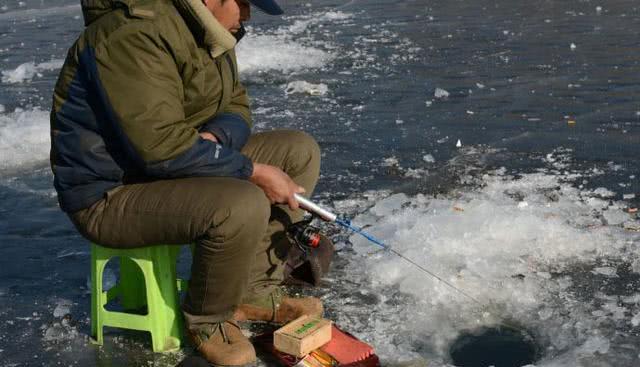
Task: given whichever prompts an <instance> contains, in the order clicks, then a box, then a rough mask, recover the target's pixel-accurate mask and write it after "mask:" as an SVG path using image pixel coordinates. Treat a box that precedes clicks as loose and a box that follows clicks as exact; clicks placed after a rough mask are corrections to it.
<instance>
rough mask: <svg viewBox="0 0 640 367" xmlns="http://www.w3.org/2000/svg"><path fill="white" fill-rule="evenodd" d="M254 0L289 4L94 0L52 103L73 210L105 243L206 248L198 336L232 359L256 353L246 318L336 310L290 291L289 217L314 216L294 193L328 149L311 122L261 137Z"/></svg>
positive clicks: (242, 360) (192, 289)
mask: <svg viewBox="0 0 640 367" xmlns="http://www.w3.org/2000/svg"><path fill="white" fill-rule="evenodd" d="M250 3H251V4H252V5H254V6H256V7H258V8H259V9H261V10H263V11H264V12H266V13H268V14H272V15H277V14H281V13H282V10H281V8H280V7H279V6H278V4H277V3H276V2H275V1H273V0H250V1H246V0H82V11H83V15H84V22H85V26H86V28H85V29H84V31H83V32H82V33H81V34H80V36H79V38H78V40H77V41H76V42H75V43H74V44H73V46H72V47H71V48H70V49H69V52H68V55H67V58H66V61H65V64H64V66H63V68H62V70H61V72H60V76H59V79H58V81H57V84H56V87H55V92H54V97H53V107H52V111H51V144H52V146H51V165H52V170H53V173H54V185H55V188H56V191H57V193H58V199H59V203H60V207H61V208H62V210H64V211H65V212H66V213H67V214H68V215H69V217H70V218H71V220H72V222H73V223H74V225H75V226H76V227H77V229H78V230H79V231H80V232H81V233H82V235H83V236H85V237H86V238H87V239H89V240H91V241H94V242H96V243H98V244H101V245H103V246H108V247H114V248H135V247H142V246H152V245H154V244H195V250H194V255H193V263H192V267H191V278H190V281H189V290H188V292H187V294H186V297H185V301H184V304H183V313H184V316H185V324H186V331H187V335H188V337H189V338H190V339H191V341H192V343H193V344H194V346H195V347H196V348H197V349H198V350H199V351H200V353H201V354H202V355H203V356H204V357H205V358H206V359H207V360H208V361H209V362H211V363H214V364H216V365H226V366H236V365H244V364H247V363H250V362H252V361H254V360H255V358H256V356H255V350H254V348H253V346H252V344H251V343H250V341H249V340H248V339H247V338H246V337H245V336H244V335H243V334H242V333H241V331H240V328H239V326H238V324H237V322H236V321H235V320H261V321H275V322H286V321H288V320H292V319H294V318H296V317H298V316H299V315H302V314H312V315H319V314H321V313H322V311H323V307H322V303H321V301H320V300H319V299H317V298H313V297H307V298H290V297H287V296H285V295H283V292H282V291H281V288H279V284H280V283H281V282H282V280H283V256H284V255H283V254H286V251H287V248H288V247H289V246H291V244H290V243H289V241H288V240H287V238H286V235H285V233H284V226H285V224H286V223H288V222H295V221H298V220H300V219H301V218H302V212H301V211H300V210H299V209H298V203H297V201H296V200H295V198H294V194H295V193H306V194H308V195H310V194H311V192H312V191H313V189H314V186H315V184H316V181H317V179H318V175H319V169H320V151H319V148H318V145H317V143H316V142H315V141H314V140H313V138H311V137H310V136H309V135H307V134H305V133H302V132H299V131H288V130H280V131H270V132H263V133H256V134H252V133H251V125H252V120H251V114H250V109H249V101H248V98H247V93H246V91H245V88H244V87H243V86H242V84H241V83H240V81H239V76H238V71H237V63H236V56H235V53H234V46H235V44H236V42H237V41H238V40H239V39H240V38H241V37H242V35H243V34H244V27H243V22H244V21H246V20H248V19H249V17H250ZM278 204H279V205H278Z"/></svg>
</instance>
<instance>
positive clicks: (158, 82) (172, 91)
mask: <svg viewBox="0 0 640 367" xmlns="http://www.w3.org/2000/svg"><path fill="white" fill-rule="evenodd" d="M122 34H123V35H122V36H120V37H119V38H116V39H111V40H109V42H108V45H105V46H102V47H99V48H98V49H96V51H95V52H94V53H91V54H89V55H88V56H87V58H88V60H84V64H85V65H86V66H87V68H88V69H89V70H88V74H89V75H90V78H91V81H92V82H93V83H92V84H93V87H94V88H95V98H96V99H97V101H96V103H97V105H99V106H100V107H101V108H100V110H102V114H103V116H102V118H103V121H105V122H106V123H107V124H108V125H109V128H110V130H111V131H112V134H113V136H114V138H115V139H117V140H118V141H119V143H120V145H121V146H122V147H123V148H124V149H125V151H126V153H127V155H128V156H130V157H131V158H132V160H133V161H134V162H135V165H136V166H137V167H138V169H140V170H141V171H142V172H143V173H144V174H145V175H147V176H151V177H159V178H170V177H189V176H229V177H237V178H248V177H249V176H250V175H251V173H252V171H253V164H252V163H251V161H250V160H249V158H247V157H246V156H244V155H242V154H240V153H239V152H238V151H236V150H234V149H232V148H229V147H225V146H224V145H222V144H216V143H213V142H211V141H208V140H205V139H202V138H200V136H199V134H198V131H197V130H196V129H195V128H193V127H191V126H189V125H188V124H187V123H186V122H185V114H184V110H183V107H182V101H183V97H184V91H183V85H182V79H181V77H180V74H179V72H178V66H177V64H176V61H175V60H174V58H173V56H172V54H171V52H170V50H169V49H168V47H167V46H166V42H164V41H163V40H162V38H161V37H160V35H159V34H158V32H156V31H155V29H154V28H151V27H150V26H149V27H146V28H142V29H136V30H135V31H133V32H131V31H129V32H122Z"/></svg>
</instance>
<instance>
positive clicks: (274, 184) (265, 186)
mask: <svg viewBox="0 0 640 367" xmlns="http://www.w3.org/2000/svg"><path fill="white" fill-rule="evenodd" d="M249 181H251V182H253V183H254V184H256V185H257V186H258V187H260V188H261V189H262V191H264V194H265V195H266V196H267V198H268V199H269V201H270V202H271V204H287V205H289V208H291V209H292V210H296V209H298V201H297V200H296V199H295V197H294V196H293V195H294V194H302V193H304V191H305V190H304V188H303V187H302V186H299V185H298V184H296V183H295V182H293V180H292V179H291V177H289V175H287V174H286V173H284V172H283V171H282V170H281V169H280V168H278V167H274V166H270V165H268V164H261V163H254V164H253V174H252V175H251V177H249Z"/></svg>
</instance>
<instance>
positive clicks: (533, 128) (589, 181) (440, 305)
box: [0, 0, 640, 367]
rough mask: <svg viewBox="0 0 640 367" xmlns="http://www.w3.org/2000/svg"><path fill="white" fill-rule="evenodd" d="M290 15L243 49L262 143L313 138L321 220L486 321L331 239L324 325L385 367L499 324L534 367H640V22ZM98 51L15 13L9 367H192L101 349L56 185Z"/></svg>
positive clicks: (62, 4)
mask: <svg viewBox="0 0 640 367" xmlns="http://www.w3.org/2000/svg"><path fill="white" fill-rule="evenodd" d="M281 4H282V5H283V7H284V8H285V9H286V11H287V15H286V16H284V17H283V18H270V17H267V16H265V15H263V14H255V19H253V20H252V21H251V22H250V27H249V32H248V35H247V36H246V38H245V39H243V40H242V42H241V43H240V44H239V46H238V59H239V64H240V72H241V78H243V80H244V82H245V84H246V85H247V87H248V89H249V92H250V96H251V98H252V106H253V112H254V120H255V122H256V130H268V129H275V128H296V129H303V130H305V131H307V132H309V133H311V134H312V135H314V136H315V137H316V138H317V140H318V141H319V143H320V146H321V147H322V150H323V168H322V176H321V179H320V183H319V186H318V189H317V191H316V193H315V195H314V199H315V200H317V201H318V202H321V203H323V204H325V205H326V206H328V207H330V208H332V209H334V210H336V211H337V212H340V213H342V214H344V215H346V216H348V217H350V218H352V219H353V222H354V224H356V225H359V226H367V230H368V231H370V232H371V233H373V234H374V235H375V236H377V237H379V238H380V239H382V240H384V241H385V243H387V244H389V245H390V246H392V247H393V248H394V249H395V250H396V251H398V252H400V253H402V254H404V255H405V256H407V257H409V258H411V259H412V260H414V261H416V262H417V263H419V264H421V265H422V266H424V267H426V268H427V269H429V270H430V271H432V272H434V273H435V274H437V275H438V276H441V277H442V278H443V279H445V280H446V281H447V282H449V283H451V284H453V285H454V286H456V287H457V288H459V289H460V290H462V291H464V292H465V293H467V294H468V295H469V296H471V297H472V298H473V299H475V300H477V301H478V302H479V303H480V305H479V304H478V303H476V302H474V301H471V300H470V299H469V298H468V297H465V296H463V295H461V294H460V293H459V292H456V291H454V290H452V289H451V288H450V287H448V286H447V285H445V284H444V283H442V282H438V281H437V280H435V279H433V278H432V277H429V276H426V275H425V274H424V273H422V272H420V271H418V270H416V269H415V268H414V267H412V266H410V265H408V264H407V263H406V262H404V261H403V260H402V259H400V258H398V257H397V256H394V255H392V254H390V253H385V252H382V251H380V250H379V248H377V247H375V246H373V245H371V244H369V243H367V242H366V241H365V240H364V239H362V238H360V237H358V236H351V235H350V234H348V233H346V232H344V231H339V230H338V229H337V228H335V227H326V229H327V231H328V233H330V234H332V236H333V238H334V241H335V242H336V245H337V248H338V253H337V259H336V261H335V264H334V267H333V269H332V272H331V273H330V274H329V278H328V279H327V282H326V285H325V286H324V287H322V288H320V289H316V290H313V292H314V294H317V295H319V296H321V297H323V299H324V301H325V304H326V308H327V313H328V316H329V317H330V318H331V319H333V320H334V321H336V322H337V323H338V324H339V325H341V326H343V327H344V328H346V329H348V330H349V331H350V332H353V333H354V334H356V335H357V336H359V337H361V338H363V339H364V340H366V341H368V342H370V343H371V344H373V345H374V346H375V347H376V350H377V352H378V354H379V355H380V357H381V358H382V361H383V364H384V365H388V366H394V365H402V364H403V363H405V364H408V365H411V364H414V365H424V363H425V362H424V361H425V360H427V361H428V362H429V364H428V366H436V367H444V366H452V361H451V359H450V356H449V348H450V346H451V344H452V343H453V341H454V340H455V339H456V337H458V336H459V335H460V334H461V333H462V332H465V331H468V330H477V329H479V328H481V327H491V326H495V325H497V324H499V322H500V321H502V322H508V323H513V324H516V325H518V326H519V327H523V328H525V329H526V330H528V332H529V333H530V334H531V335H532V336H533V337H534V338H535V339H536V341H537V343H538V346H539V348H540V351H539V353H540V358H539V359H538V360H537V361H536V362H535V366H537V367H555V366H568V367H574V366H575V367H578V366H581V367H582V366H584V367H595V366H598V367H601V366H612V367H613V366H615V367H632V366H638V365H640V355H639V353H640V248H639V245H640V220H639V219H638V214H637V212H634V209H636V208H638V207H640V183H639V178H640V159H639V158H638V157H639V156H640V100H639V98H638V96H640V64H639V63H640V58H639V57H638V55H639V54H640V38H639V37H638V35H639V34H640V4H639V3H638V2H637V1H632V0H611V1H606V2H605V1H602V2H597V1H588V0H580V1H552V0H545V1H539V2H535V3H533V2H525V1H509V0H494V1H469V0H467V1H462V0H454V1H426V0H410V1H405V2H391V1H380V0H375V1H357V0H354V1H350V2H344V1H328V0H321V1H314V2H294V1H290V0H288V1H281ZM81 30H82V16H81V11H80V7H79V5H77V2H76V1H70V0H50V1H42V0H23V1H17V0H16V1H14V0H0V157H1V158H2V159H0V203H1V205H0V244H1V246H0V305H2V306H1V307H0V367H9V366H12V367H13V366H67V365H78V366H162V367H164V366H174V365H175V364H176V362H177V361H178V360H179V359H180V358H181V357H183V356H184V354H185V353H188V352H189V351H188V349H185V350H184V351H182V352H181V353H178V354H170V355H153V354H152V353H150V352H149V351H148V349H149V348H148V342H147V339H145V338H144V337H141V336H140V335H131V334H130V333H125V332H122V331H119V330H111V331H110V333H108V334H107V341H106V343H105V346H104V347H103V348H97V347H95V346H93V345H92V344H90V343H89V341H88V334H89V325H90V324H89V317H88V311H89V304H90V294H89V292H88V289H87V282H88V276H89V254H88V246H87V243H86V241H85V240H83V239H82V238H81V237H80V236H79V235H78V234H77V233H76V231H75V230H74V228H73V226H72V225H71V223H70V222H69V221H68V219H67V218H66V217H65V216H64V215H63V214H62V212H61V211H60V210H59V208H58V206H57V199H56V196H55V191H54V190H53V187H52V175H51V173H50V170H49V168H48V154H49V121H48V118H49V108H50V105H51V92H52V90H53V85H54V83H55V80H56V77H57V73H58V71H59V69H60V67H61V65H62V62H63V60H64V57H65V54H66V51H67V48H68V47H69V46H70V45H71V44H72V42H73V41H74V40H75V38H76V37H77V35H78V33H79V32H80V31H81ZM188 266H189V264H188V261H187V260H186V259H183V261H182V262H181V264H180V268H181V271H182V272H183V273H186V272H187V269H188Z"/></svg>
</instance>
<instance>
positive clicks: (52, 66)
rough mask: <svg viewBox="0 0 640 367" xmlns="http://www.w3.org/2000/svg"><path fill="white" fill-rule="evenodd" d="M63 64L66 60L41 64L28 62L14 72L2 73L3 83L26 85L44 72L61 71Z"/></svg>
mask: <svg viewBox="0 0 640 367" xmlns="http://www.w3.org/2000/svg"><path fill="white" fill-rule="evenodd" d="M63 63H64V60H52V61H49V62H43V63H41V64H36V63H34V62H27V63H24V64H21V65H20V66H18V67H17V68H15V69H13V70H4V71H2V82H3V83H9V84H15V83H24V82H27V81H30V80H31V79H33V77H34V76H41V74H40V73H41V72H43V71H47V70H57V69H60V68H61V67H62V64H63Z"/></svg>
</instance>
